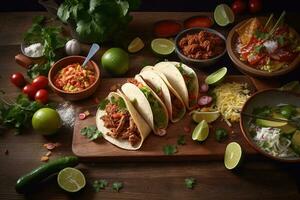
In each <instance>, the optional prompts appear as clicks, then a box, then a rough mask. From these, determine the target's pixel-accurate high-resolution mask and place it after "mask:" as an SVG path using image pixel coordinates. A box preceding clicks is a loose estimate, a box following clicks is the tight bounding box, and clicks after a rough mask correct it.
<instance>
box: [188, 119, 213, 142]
mask: <svg viewBox="0 0 300 200" xmlns="http://www.w3.org/2000/svg"><path fill="white" fill-rule="evenodd" d="M208 133H209V128H208V124H207V122H206V121H205V120H202V121H201V122H200V123H199V124H198V125H197V126H196V128H195V129H194V131H193V135H192V139H193V140H197V141H200V142H202V141H204V140H206V138H207V136H208Z"/></svg>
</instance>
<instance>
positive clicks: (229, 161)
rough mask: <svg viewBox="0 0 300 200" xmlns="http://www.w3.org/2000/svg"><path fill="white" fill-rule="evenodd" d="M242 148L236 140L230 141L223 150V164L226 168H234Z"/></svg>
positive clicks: (239, 159) (238, 161)
mask: <svg viewBox="0 0 300 200" xmlns="http://www.w3.org/2000/svg"><path fill="white" fill-rule="evenodd" d="M242 154H243V153H242V148H241V146H240V145H239V144H238V143H237V142H230V143H229V144H228V145H227V147H226V150H225V155H224V165H225V167H226V169H229V170H232V169H234V168H236V167H237V166H238V165H239V163H240V161H241V158H242Z"/></svg>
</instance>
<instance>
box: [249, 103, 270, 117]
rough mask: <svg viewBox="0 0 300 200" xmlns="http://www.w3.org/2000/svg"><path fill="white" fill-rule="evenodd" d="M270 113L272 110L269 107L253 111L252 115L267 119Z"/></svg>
mask: <svg viewBox="0 0 300 200" xmlns="http://www.w3.org/2000/svg"><path fill="white" fill-rule="evenodd" d="M271 112H272V108H271V107H269V106H263V107H258V108H254V109H253V114H254V115H256V116H258V117H268V116H269V115H270V114H271Z"/></svg>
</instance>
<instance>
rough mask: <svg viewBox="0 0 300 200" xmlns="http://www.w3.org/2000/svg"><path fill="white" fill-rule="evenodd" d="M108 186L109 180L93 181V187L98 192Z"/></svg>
mask: <svg viewBox="0 0 300 200" xmlns="http://www.w3.org/2000/svg"><path fill="white" fill-rule="evenodd" d="M107 186H108V182H107V181H106V180H104V179H100V180H95V181H94V183H93V188H94V190H95V191H96V192H99V191H100V190H104V189H105V188H106V187H107Z"/></svg>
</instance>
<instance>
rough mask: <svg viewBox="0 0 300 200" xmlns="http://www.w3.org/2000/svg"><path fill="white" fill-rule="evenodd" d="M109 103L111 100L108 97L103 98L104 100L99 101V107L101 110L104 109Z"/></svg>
mask: <svg viewBox="0 0 300 200" xmlns="http://www.w3.org/2000/svg"><path fill="white" fill-rule="evenodd" d="M108 103H109V100H108V99H103V100H102V101H101V102H100V103H99V105H98V108H99V109H100V110H104V109H105V107H106V105H107V104H108Z"/></svg>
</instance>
